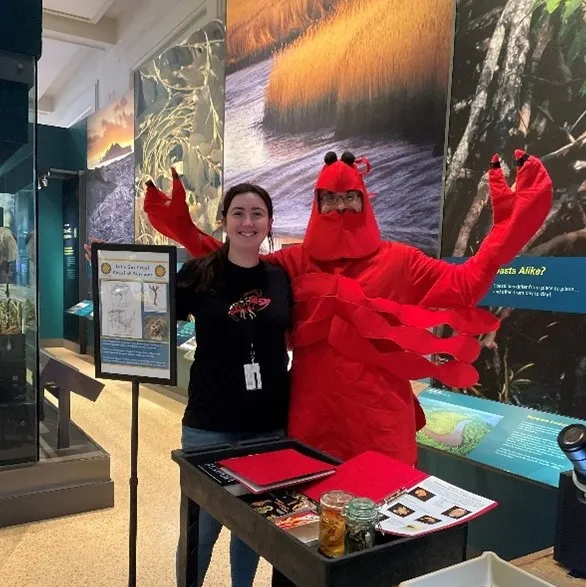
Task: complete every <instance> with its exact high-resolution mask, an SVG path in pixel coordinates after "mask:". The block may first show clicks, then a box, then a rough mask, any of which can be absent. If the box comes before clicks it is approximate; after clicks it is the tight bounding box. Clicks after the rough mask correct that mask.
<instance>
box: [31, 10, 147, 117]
mask: <svg viewBox="0 0 586 587" xmlns="http://www.w3.org/2000/svg"><path fill="white" fill-rule="evenodd" d="M133 5H134V6H133ZM135 6H136V2H135V1H132V0H43V53H42V56H41V58H40V59H39V64H38V99H39V111H40V112H41V113H45V114H48V113H51V112H52V111H53V107H54V104H55V102H56V100H57V98H58V96H59V93H60V92H61V91H62V89H63V87H64V86H65V85H66V84H67V82H68V81H69V80H70V79H71V77H72V76H73V74H74V73H75V70H76V69H77V67H79V66H80V65H81V64H82V63H83V62H84V61H85V60H87V58H88V57H89V56H90V55H91V54H92V53H95V52H97V51H105V50H108V49H110V48H111V47H113V46H114V45H115V44H116V42H117V41H118V37H117V28H118V27H117V19H118V18H119V17H120V16H121V15H122V14H123V13H124V12H125V11H126V10H129V9H132V8H133V7H135Z"/></svg>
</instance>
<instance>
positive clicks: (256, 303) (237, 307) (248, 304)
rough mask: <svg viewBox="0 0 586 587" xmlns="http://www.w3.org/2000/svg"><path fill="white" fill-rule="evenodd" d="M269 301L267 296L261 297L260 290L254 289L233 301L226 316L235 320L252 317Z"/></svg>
mask: <svg viewBox="0 0 586 587" xmlns="http://www.w3.org/2000/svg"><path fill="white" fill-rule="evenodd" d="M270 303H271V300H270V299H269V298H263V297H262V291H260V290H258V289H255V290H253V291H249V292H247V293H245V294H243V295H242V297H241V298H240V299H239V300H238V301H237V302H234V303H233V304H232V305H231V306H230V309H229V310H228V316H230V318H232V319H234V320H236V321H238V320H248V319H249V318H250V319H254V318H256V314H257V313H258V312H260V311H261V310H264V309H265V308H266V307H267V306H268V305H269V304H270Z"/></svg>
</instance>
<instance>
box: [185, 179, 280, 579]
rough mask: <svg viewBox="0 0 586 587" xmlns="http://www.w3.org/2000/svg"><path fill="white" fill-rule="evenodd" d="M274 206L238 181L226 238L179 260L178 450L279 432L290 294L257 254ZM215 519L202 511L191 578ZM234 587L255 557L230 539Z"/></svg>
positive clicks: (206, 559) (229, 199)
mask: <svg viewBox="0 0 586 587" xmlns="http://www.w3.org/2000/svg"><path fill="white" fill-rule="evenodd" d="M272 222H273V205H272V202H271V199H270V196H269V194H268V193H267V192H266V191H265V190H264V189H262V188H261V187H259V186H256V185H252V184H248V183H242V184H238V185H236V186H234V187H232V188H231V189H229V190H228V192H227V193H226V195H225V198H224V204H223V209H222V225H223V227H224V230H225V232H226V234H227V239H226V242H225V243H224V244H223V245H222V247H220V248H219V249H218V250H217V251H215V252H214V253H212V254H210V255H208V256H207V257H203V258H200V259H193V260H191V261H189V262H188V263H186V264H185V265H184V266H183V268H182V269H181V270H180V272H179V274H178V276H177V319H178V320H185V319H187V317H188V316H189V315H192V316H193V317H194V318H195V322H196V341H197V348H196V351H195V358H194V361H193V364H192V367H191V374H190V381H189V390H188V404H187V408H186V410H185V415H184V417H183V433H182V439H181V444H182V448H183V450H184V451H190V450H193V449H198V448H200V447H202V446H205V445H210V444H218V443H226V442H229V443H232V442H237V441H241V440H248V439H254V438H255V437H256V436H267V433H274V432H277V433H278V432H282V431H283V430H284V428H285V425H286V421H287V407H288V395H289V384H288V374H287V365H288V355H287V348H286V343H285V333H286V331H287V329H288V328H289V324H290V306H291V295H290V288H289V281H288V278H287V275H286V273H285V272H284V271H283V270H282V269H280V268H279V267H276V266H274V265H270V264H268V263H265V262H264V261H262V260H261V259H260V257H259V250H260V246H261V243H262V242H263V241H264V239H265V238H266V237H267V236H268V238H269V241H270V240H271V226H272ZM220 530H221V525H220V523H219V522H217V521H216V520H215V519H214V518H212V517H211V516H210V515H209V514H208V513H207V512H205V511H203V510H200V519H199V548H198V569H199V571H198V572H199V577H198V585H201V584H202V583H203V580H204V577H205V574H206V571H207V568H208V566H209V563H210V559H211V555H212V550H213V547H214V544H215V542H216V540H217V538H218V535H219V534H220ZM230 560H231V567H232V569H231V572H232V586H233V587H248V586H251V585H252V584H253V580H254V576H255V573H256V569H257V566H258V560H259V557H258V555H257V554H256V553H255V552H254V551H252V550H251V549H250V548H249V547H248V546H247V545H246V544H244V542H242V541H241V540H239V539H238V538H235V537H232V540H231V545H230Z"/></svg>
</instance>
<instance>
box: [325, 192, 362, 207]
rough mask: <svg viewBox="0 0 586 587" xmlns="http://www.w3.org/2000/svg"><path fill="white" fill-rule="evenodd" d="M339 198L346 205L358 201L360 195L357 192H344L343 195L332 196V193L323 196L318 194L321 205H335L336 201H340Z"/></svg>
mask: <svg viewBox="0 0 586 587" xmlns="http://www.w3.org/2000/svg"><path fill="white" fill-rule="evenodd" d="M340 198H341V199H342V200H343V201H344V203H346V204H353V203H354V202H357V201H358V200H360V194H359V193H358V192H345V193H343V194H334V193H332V192H327V193H325V194H320V196H319V201H320V202H321V203H322V204H328V205H331V204H337V203H338V200H340Z"/></svg>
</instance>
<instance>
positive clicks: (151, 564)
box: [0, 349, 271, 587]
mask: <svg viewBox="0 0 586 587" xmlns="http://www.w3.org/2000/svg"><path fill="white" fill-rule="evenodd" d="M52 352H55V354H57V356H59V357H61V358H63V359H66V360H67V361H68V362H71V363H72V364H73V365H75V366H76V367H78V368H80V369H81V370H83V371H84V372H85V373H87V374H89V375H92V374H93V366H92V365H90V364H89V363H87V362H85V361H83V360H81V359H80V358H78V357H77V355H75V354H73V353H71V352H69V351H67V350H65V349H52ZM130 400H131V394H130V384H126V383H116V382H110V381H109V382H107V385H106V388H105V389H104V391H103V392H102V394H101V395H100V397H99V399H98V401H97V402H96V403H92V402H90V401H89V400H86V399H84V398H82V397H79V396H77V395H73V396H72V408H71V411H72V418H73V420H74V421H75V422H76V424H78V425H79V426H80V427H81V428H82V429H83V430H84V431H85V432H86V433H87V434H88V435H89V436H91V437H92V438H93V439H94V440H95V441H96V442H97V443H98V444H100V445H101V446H102V447H103V448H104V449H105V450H107V451H108V452H109V453H110V455H111V457H112V478H113V480H114V482H115V491H116V495H115V499H116V505H115V507H114V508H113V509H110V510H102V511H98V512H92V513H89V514H82V515H77V516H70V517H67V518H60V519H57V520H50V521H46V522H39V523H35V524H27V525H23V526H17V527H14V528H5V529H2V530H0V585H2V587H65V586H68V587H102V586H104V587H106V586H107V587H123V586H125V585H127V584H128V575H127V565H128V557H127V553H128V478H129V475H130V404H131V402H130ZM182 413H183V405H182V404H180V403H179V402H177V401H175V400H173V399H170V398H167V397H165V396H163V395H162V394H160V393H156V392H154V391H151V390H149V389H146V388H142V390H141V399H140V437H139V438H140V440H139V473H138V474H139V488H138V490H139V516H138V577H137V584H138V585H139V586H141V587H172V586H173V585H175V580H174V565H175V549H176V544H177V534H178V524H179V508H178V504H179V475H178V472H179V471H178V468H177V466H176V465H175V463H173V461H171V458H170V452H171V450H173V449H175V448H178V447H179V444H180V427H181V416H182ZM228 536H229V535H228V533H227V532H225V531H224V532H223V533H222V535H221V536H220V539H219V541H218V544H217V546H216V552H215V554H214V558H213V560H212V564H211V566H210V570H209V573H208V577H207V579H206V583H205V586H206V587H229V586H230V578H229V562H228ZM270 575H271V568H270V566H269V565H268V564H267V563H266V562H265V561H262V560H261V564H260V566H259V570H258V573H257V577H256V582H255V587H266V586H268V585H270Z"/></svg>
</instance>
